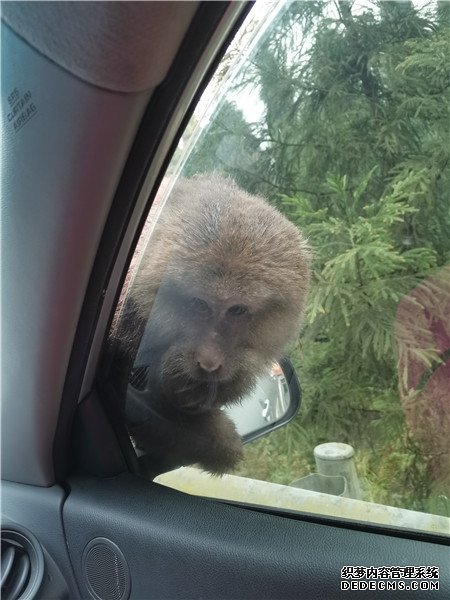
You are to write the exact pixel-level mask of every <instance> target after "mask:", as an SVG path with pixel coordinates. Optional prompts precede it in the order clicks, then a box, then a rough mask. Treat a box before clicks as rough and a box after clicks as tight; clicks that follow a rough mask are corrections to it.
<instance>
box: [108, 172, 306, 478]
mask: <svg viewBox="0 0 450 600" xmlns="http://www.w3.org/2000/svg"><path fill="white" fill-rule="evenodd" d="M310 262H311V252H310V249H309V246H308V243H307V241H306V239H305V238H304V237H303V235H302V234H301V232H300V231H299V229H298V228H297V227H296V226H295V225H294V224H293V223H291V222H290V221H289V220H288V219H287V218H286V217H284V216H283V215H282V214H281V213H280V212H279V211H278V210H277V209H275V208H274V207H273V206H271V205H270V204H269V203H268V202H267V201H266V200H264V199H263V198H261V197H258V196H255V195H251V194H249V193H247V192H246V191H244V190H242V189H241V188H239V187H238V185H237V184H236V183H235V182H234V181H233V180H232V179H230V178H226V177H225V176H223V175H221V174H218V173H212V174H206V175H197V176H194V177H192V178H186V179H181V180H179V181H178V183H177V184H176V185H175V186H174V189H173V190H172V192H171V193H170V195H169V198H168V200H167V202H166V205H165V206H164V210H163V211H162V213H161V217H160V219H159V220H158V221H157V224H156V226H155V228H154V231H153V232H152V236H151V238H150V243H149V245H148V247H147V249H146V250H145V251H144V252H143V255H142V258H141V260H140V264H139V268H138V269H137V271H136V275H135V278H134V280H133V282H132V283H130V285H129V288H128V291H127V305H128V307H129V314H130V315H131V318H129V319H127V325H126V326H125V327H123V330H124V331H122V334H120V333H119V334H117V340H118V344H119V345H120V344H122V345H123V346H124V347H125V353H127V352H128V354H129V353H130V352H129V348H130V347H131V346H132V345H133V343H134V345H136V335H137V334H136V328H135V327H133V326H132V325H133V323H140V324H141V325H140V327H141V329H142V326H143V325H142V324H144V323H145V331H144V334H143V336H142V341H141V343H140V346H139V351H138V352H137V356H136V359H135V361H134V374H136V373H139V372H140V373H141V374H142V373H143V374H144V379H145V381H144V387H143V389H141V390H138V389H136V387H133V385H129V386H128V391H127V399H126V404H125V418H126V422H127V427H128V432H129V434H130V436H131V438H132V440H133V443H134V445H135V447H136V448H137V449H138V450H139V451H140V452H142V453H144V457H143V458H142V459H141V461H142V462H143V464H146V465H147V466H148V468H149V469H150V468H151V465H155V464H158V465H160V470H161V469H162V470H169V469H171V468H176V467H179V466H187V465H192V464H199V465H200V466H201V467H202V468H203V469H205V470H206V471H209V472H210V473H212V474H216V475H220V474H223V473H225V472H226V471H229V470H230V469H232V468H233V467H234V466H235V465H236V463H237V462H238V461H239V460H240V459H241V458H242V453H243V450H242V441H241V438H240V437H239V435H238V433H237V431H236V429H235V426H234V424H233V422H232V421H231V420H230V418H229V417H228V416H227V415H226V414H225V413H224V411H223V408H224V407H226V406H230V405H232V404H233V403H237V402H239V401H241V400H242V398H243V397H244V396H245V395H247V394H248V393H249V392H251V390H252V388H253V387H254V385H255V383H256V380H257V378H258V377H259V376H261V375H262V374H263V373H267V370H268V368H269V367H270V365H271V364H272V363H273V361H274V360H277V359H278V358H280V357H281V356H282V353H283V350H284V349H285V347H286V345H287V344H288V342H290V341H291V340H292V339H294V338H295V337H296V335H297V334H298V332H299V330H300V326H301V324H302V315H303V312H304V307H305V301H306V297H307V293H308V287H309V280H310ZM130 323H131V326H130ZM127 346H128V350H127ZM141 383H142V382H141ZM137 387H139V386H137ZM160 472H162V471H160Z"/></svg>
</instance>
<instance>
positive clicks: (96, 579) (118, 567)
mask: <svg viewBox="0 0 450 600" xmlns="http://www.w3.org/2000/svg"><path fill="white" fill-rule="evenodd" d="M83 575H84V579H85V582H86V585H87V588H88V590H89V593H90V595H91V596H92V597H93V598H95V600H127V598H128V596H129V594H130V573H129V570H128V565H127V562H126V560H125V557H124V555H123V554H122V552H121V551H120V550H119V548H118V547H117V546H116V544H114V543H113V542H111V540H108V539H107V538H94V539H93V540H91V541H90V542H89V544H88V545H87V546H86V548H85V549H84V552H83Z"/></svg>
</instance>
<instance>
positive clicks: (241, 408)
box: [225, 357, 301, 444]
mask: <svg viewBox="0 0 450 600" xmlns="http://www.w3.org/2000/svg"><path fill="white" fill-rule="evenodd" d="M300 404H301V388H300V384H299V381H298V378H297V375H296V373H295V370H294V367H293V366H292V363H291V361H290V360H289V359H288V358H287V357H283V358H281V359H280V360H279V361H278V362H276V363H274V364H273V365H272V368H271V370H270V372H269V373H268V374H267V375H266V376H263V377H260V378H259V380H258V382H257V384H256V386H255V389H254V390H253V392H252V393H251V394H249V395H248V396H247V397H246V398H244V399H243V400H242V402H241V403H240V404H235V405H233V406H230V407H228V408H225V412H226V414H227V415H228V416H229V417H230V418H231V420H232V421H233V422H234V424H235V425H236V429H237V431H238V433H239V435H240V436H241V437H242V441H243V443H244V444H247V443H248V442H251V441H253V440H256V439H257V438H259V437H262V436H264V435H267V434H268V433H270V432H271V431H274V430H275V429H278V428H279V427H282V426H283V425H286V424H287V423H289V421H291V420H292V419H293V418H294V417H295V415H296V414H297V412H298V410H299V408H300Z"/></svg>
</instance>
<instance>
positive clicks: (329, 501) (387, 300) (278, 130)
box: [112, 0, 450, 533]
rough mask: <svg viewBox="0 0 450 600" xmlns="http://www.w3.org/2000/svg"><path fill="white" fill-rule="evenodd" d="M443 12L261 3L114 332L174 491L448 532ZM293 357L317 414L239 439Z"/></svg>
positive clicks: (194, 137)
mask: <svg viewBox="0 0 450 600" xmlns="http://www.w3.org/2000/svg"><path fill="white" fill-rule="evenodd" d="M449 15H450V5H449V4H448V3H446V2H422V1H413V2H393V1H392V2H391V1H388V2H377V1H370V0H366V1H365V2H358V1H355V2H344V1H342V2H341V1H340V2H328V1H325V0H317V1H306V2H290V3H261V4H257V5H256V6H255V7H254V8H253V9H252V11H251V13H250V15H249V17H248V18H247V20H246V22H245V23H244V26H243V27H242V29H241V31H240V33H239V34H238V36H237V38H236V39H235V41H234V43H233V44H232V46H231V47H230V49H229V51H228V52H227V54H226V55H225V57H224V59H223V60H222V62H221V64H220V65H219V68H218V70H217V72H216V75H215V77H214V78H213V80H212V82H211V83H210V85H209V86H208V88H207V89H206V91H205V93H204V95H203V97H202V99H201V100H200V102H199V104H198V107H197V110H196V111H195V113H194V115H193V117H192V118H191V120H190V122H189V123H188V125H187V127H186V131H185V134H184V136H183V137H182V139H181V141H180V143H179V146H178V148H177V150H176V152H175V154H174V156H173V159H172V162H171V163H170V165H169V167H168V170H167V173H166V176H165V178H164V180H163V182H162V185H161V188H160V190H159V192H158V194H157V196H156V198H155V200H154V202H153V206H152V209H151V211H150V215H149V217H148V219H147V222H146V225H145V227H144V231H143V234H142V237H141V239H140V242H139V244H138V248H137V251H136V254H135V257H134V259H133V261H132V265H131V268H130V272H129V275H128V277H127V281H126V284H125V287H124V291H123V294H122V298H121V301H120V305H119V309H118V313H117V319H116V322H115V325H114V328H113V333H112V337H113V338H114V339H115V342H116V343H117V344H118V345H119V347H120V348H121V349H122V350H123V352H121V353H120V356H121V357H122V359H123V360H122V362H123V363H124V364H125V366H126V368H125V369H124V372H126V373H128V374H129V375H127V377H128V379H127V382H126V386H125V388H126V389H125V391H124V396H125V398H124V403H125V415H126V419H127V424H128V429H129V433H130V435H131V438H132V440H133V442H134V445H135V447H136V451H137V454H138V455H139V456H141V457H142V461H141V462H142V464H144V465H145V464H147V467H148V469H149V473H150V472H151V468H152V465H155V464H158V465H159V466H158V472H159V473H162V472H164V471H171V470H172V469H173V468H175V467H179V466H180V465H182V466H183V467H184V468H181V469H178V470H176V471H173V472H171V473H169V474H168V475H166V476H165V475H159V477H158V481H160V482H161V483H164V484H166V485H171V486H174V487H178V488H179V489H184V490H186V491H190V492H193V493H200V494H204V495H207V496H217V497H224V498H228V499H240V500H245V501H248V502H252V503H254V504H258V503H259V504H268V505H271V506H282V507H284V508H289V509H292V508H294V509H297V510H304V511H306V512H321V513H324V514H330V515H334V516H339V517H345V518H354V519H358V520H362V521H366V520H367V521H373V522H378V523H388V524H390V525H394V526H397V527H402V526H404V527H408V528H413V529H425V530H430V531H438V532H441V533H442V532H446V531H447V532H448V530H449V519H448V517H450V500H449V486H450V448H449V440H450V410H449V405H448V390H449V389H450V328H449V322H450V319H449V314H450V266H449V257H450V252H449V250H450V241H449V240H450V217H449V206H450V203H449V196H448V189H449V188H448V185H449V181H448V180H449V166H448V160H449V157H448V130H449V120H448V66H447V64H448V63H447V61H448V39H449V37H448V35H449ZM250 272H252V273H253V274H250ZM258 336H259V337H258ZM257 338H258V339H257ZM255 340H256V341H255ZM283 356H286V357H288V359H289V362H290V364H291V365H293V367H294V369H295V371H296V373H297V376H298V379H299V381H300V387H301V389H302V407H301V410H300V411H299V413H298V414H297V416H296V417H295V418H294V419H292V421H291V422H290V423H289V424H288V425H286V426H284V427H282V428H280V429H279V430H278V431H273V432H271V433H270V434H268V435H266V436H264V437H262V438H261V439H259V440H256V441H253V442H251V443H249V444H247V445H246V446H245V447H244V448H242V447H241V444H240V441H239V438H238V437H237V434H236V430H235V428H234V426H233V425H232V423H231V421H230V420H229V418H228V417H227V416H225V418H224V410H223V409H226V410H228V409H229V406H228V404H230V403H231V404H235V405H236V406H238V405H239V402H238V400H239V399H242V398H246V399H249V402H250V404H247V405H246V407H247V408H246V410H247V411H248V410H250V411H251V410H252V409H251V408H249V406H250V407H251V406H253V407H256V408H255V414H256V413H257V414H258V418H260V419H261V420H262V421H264V419H266V422H269V421H270V420H271V419H274V420H275V417H272V416H267V415H268V414H269V413H270V411H272V410H273V406H272V404H271V403H270V402H268V401H267V398H269V397H273V398H275V399H276V402H278V405H279V406H281V408H279V409H277V410H279V411H281V413H283V414H284V413H285V412H287V404H288V400H285V396H286V394H287V392H286V389H287V388H286V386H287V380H286V377H285V376H284V372H283V370H282V369H281V367H280V362H278V361H281V360H282V359H283ZM263 366H264V368H263ZM280 369H281V370H280ZM269 388H270V389H271V391H270V392H269V391H267V390H268V389H269ZM255 390H256V391H255ZM257 390H259V392H258V393H259V396H258V395H257ZM261 390H262V391H261ZM218 398H219V400H218ZM283 402H285V404H286V406H285V405H284V404H283ZM252 403H253V404H252ZM265 403H266V404H265ZM275 412H276V411H275ZM180 414H181V415H182V416H180ZM290 416H292V415H290ZM241 418H243V417H239V418H238V420H239V419H241ZM249 418H250V419H252V418H253V417H249ZM240 423H241V425H242V420H241V421H240ZM238 430H239V427H238ZM242 432H243V431H241V430H239V433H241V434H242ZM146 457H147V458H146ZM146 460H147V462H146ZM189 465H193V466H194V467H195V465H197V467H198V465H200V467H201V469H202V470H203V471H204V472H206V473H213V474H221V475H222V474H224V473H226V475H224V476H223V477H222V478H219V479H217V478H211V477H210V475H209V474H206V475H205V473H201V472H199V471H198V470H196V468H190V467H189ZM263 482H264V483H263ZM280 498H281V500H280Z"/></svg>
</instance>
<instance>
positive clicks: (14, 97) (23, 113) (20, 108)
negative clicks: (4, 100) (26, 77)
mask: <svg viewBox="0 0 450 600" xmlns="http://www.w3.org/2000/svg"><path fill="white" fill-rule="evenodd" d="M8 104H9V112H8V115H7V118H8V121H9V122H10V123H12V126H13V127H14V131H15V132H16V133H17V132H18V131H20V129H22V127H23V126H24V125H26V124H27V123H28V121H30V120H31V119H32V118H33V117H34V115H35V114H37V107H36V105H35V103H34V102H33V97H32V95H31V92H30V90H27V91H26V92H25V93H23V94H22V93H21V92H20V91H19V90H18V89H17V88H14V89H13V90H12V92H11V93H10V94H9V95H8Z"/></svg>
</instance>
